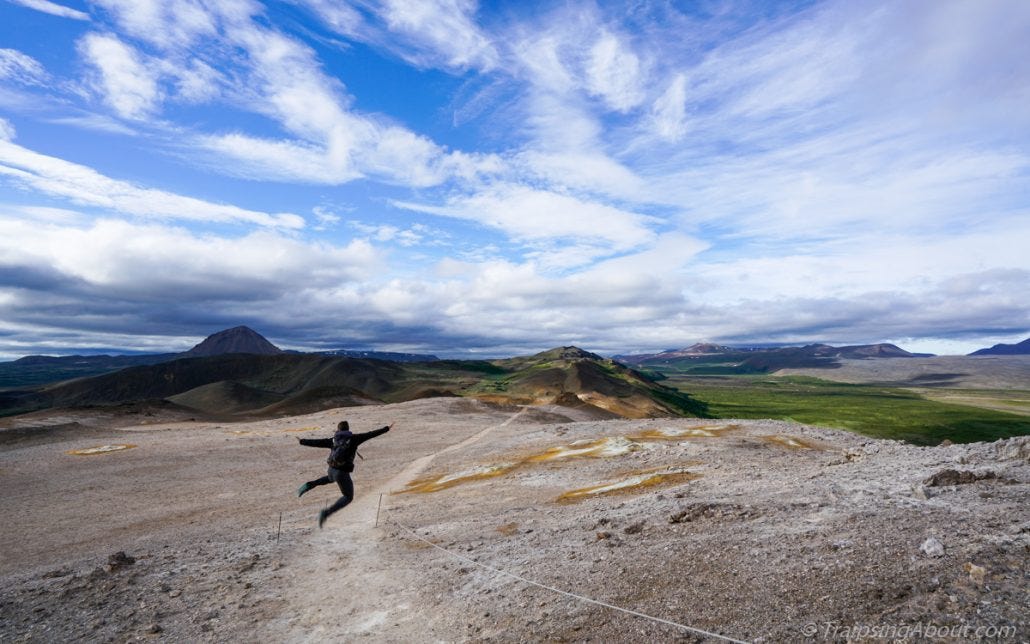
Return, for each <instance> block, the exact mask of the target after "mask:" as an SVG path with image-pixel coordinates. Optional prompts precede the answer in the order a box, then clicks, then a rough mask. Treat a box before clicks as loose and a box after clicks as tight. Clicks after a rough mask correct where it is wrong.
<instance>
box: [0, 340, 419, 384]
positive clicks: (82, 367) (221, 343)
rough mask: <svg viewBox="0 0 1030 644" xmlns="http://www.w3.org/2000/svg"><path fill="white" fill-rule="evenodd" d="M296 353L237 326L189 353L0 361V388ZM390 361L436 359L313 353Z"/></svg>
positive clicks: (370, 353)
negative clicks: (185, 361)
mask: <svg viewBox="0 0 1030 644" xmlns="http://www.w3.org/2000/svg"><path fill="white" fill-rule="evenodd" d="M281 353H297V352H288V351H283V350H282V349H280V348H279V347H277V346H275V345H274V344H272V343H271V342H269V341H268V340H267V339H266V338H265V337H264V336H263V335H261V334H260V333H258V332H257V331H254V330H253V329H251V328H249V327H246V326H237V327H233V328H231V329H226V330H224V331H219V332H218V333H214V334H212V335H210V336H208V337H207V338H205V339H204V340H203V341H202V342H200V343H199V344H197V345H196V346H195V347H193V348H192V349H190V350H189V351H185V352H183V353H156V354H143V355H91V356H78V355H76V356H61V357H54V356H26V357H24V358H19V359H18V360H14V361H12V362H0V389H4V388H12V387H32V386H36V385H43V384H47V383H52V382H60V381H62V380H69V379H71V378H83V377H89V376H97V375H100V374H104V373H111V372H114V371H118V370H120V369H126V368H128V367H137V366H141V365H153V364H160V363H163V362H170V361H172V360H178V359H180V358H202V357H211V356H218V355H227V354H250V355H278V354H281ZM316 353H317V354H318V355H335V356H346V357H352V358H367V359H369V360H389V361H391V362H423V361H428V360H436V359H437V358H436V356H432V355H418V354H414V353H392V352H384V351H352V350H347V349H337V350H332V351H321V352H316Z"/></svg>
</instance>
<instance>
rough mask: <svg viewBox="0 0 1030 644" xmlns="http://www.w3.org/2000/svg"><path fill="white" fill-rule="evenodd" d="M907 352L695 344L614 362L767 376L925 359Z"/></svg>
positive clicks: (884, 347) (874, 347)
mask: <svg viewBox="0 0 1030 644" xmlns="http://www.w3.org/2000/svg"><path fill="white" fill-rule="evenodd" d="M929 355H930V354H926V353H909V352H908V351H905V350H904V349H901V348H900V347H897V346H895V345H893V344H887V343H881V344H860V345H850V346H843V347H834V346H831V345H828V344H809V345H806V346H803V347H775V348H733V347H727V346H724V345H719V344H710V343H699V344H695V345H693V346H690V347H688V348H686V349H673V350H668V351H662V352H661V353H653V354H638V355H619V356H614V359H616V360H619V361H620V362H624V363H626V364H630V365H636V366H639V367H646V368H649V369H654V370H656V371H659V372H662V371H668V372H690V373H694V374H700V375H715V374H744V373H771V372H774V371H778V370H780V369H786V368H811V367H816V368H827V369H833V368H837V367H839V366H840V363H839V362H838V361H839V360H840V359H852V360H862V359H870V358H915V357H927V356H929Z"/></svg>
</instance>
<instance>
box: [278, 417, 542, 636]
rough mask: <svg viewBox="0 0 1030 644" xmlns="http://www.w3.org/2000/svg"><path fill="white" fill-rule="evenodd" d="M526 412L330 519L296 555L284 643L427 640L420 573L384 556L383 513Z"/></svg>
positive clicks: (421, 463)
mask: <svg viewBox="0 0 1030 644" xmlns="http://www.w3.org/2000/svg"><path fill="white" fill-rule="evenodd" d="M525 411H526V408H525V407H523V408H521V409H519V411H518V412H516V413H514V414H512V415H511V416H509V417H508V418H507V419H505V420H504V421H503V422H500V423H496V424H494V425H490V426H489V427H486V428H485V429H483V430H482V431H479V432H477V433H476V434H474V435H472V436H470V437H468V438H466V439H465V440H462V441H460V442H457V443H454V444H452V445H449V446H447V447H445V448H443V449H441V450H439V451H437V452H434V453H432V454H427V455H425V456H422V457H420V458H417V459H415V460H413V461H411V462H410V463H409V464H408V465H406V466H405V467H404V469H402V470H401V471H400V472H399V473H397V474H396V475H394V476H393V477H391V478H390V479H388V480H386V481H385V482H383V483H380V484H379V485H375V486H372V487H371V488H369V489H368V491H367V492H365V493H363V494H359V495H358V496H356V497H355V499H354V501H353V502H352V503H351V504H350V505H349V506H347V507H346V508H345V509H344V510H342V511H341V512H340V513H339V514H337V515H335V516H334V517H332V518H330V519H329V521H328V522H327V523H326V526H325V529H324V530H321V531H319V532H318V533H316V534H314V535H313V536H312V537H311V538H310V540H309V541H308V543H307V544H305V545H304V546H303V547H304V548H305V550H304V552H303V553H294V554H295V559H296V560H295V561H291V562H290V565H289V568H290V569H291V570H292V572H291V573H290V577H291V584H288V585H286V586H285V587H286V588H288V589H289V590H288V592H287V594H286V595H285V596H284V597H283V599H284V601H285V603H286V610H285V611H284V615H283V616H282V618H281V619H279V620H277V626H278V629H279V630H280V632H281V635H282V638H283V641H291V642H324V641H331V640H337V639H339V638H341V637H354V636H364V637H372V638H373V639H378V638H377V637H376V633H377V632H378V630H379V629H380V628H381V627H383V626H384V625H387V624H389V625H390V626H392V627H393V628H392V629H391V632H390V635H389V637H384V639H390V640H396V639H401V640H404V639H408V640H412V641H413V640H415V639H418V638H419V637H420V636H423V635H425V633H424V632H423V631H421V630H420V624H419V620H418V619H417V618H414V616H417V614H418V612H419V611H418V610H413V606H412V604H413V600H414V599H415V595H417V581H418V580H417V577H418V574H417V573H416V572H415V571H411V570H402V569H398V567H397V562H396V561H388V560H386V559H385V558H384V557H382V556H381V548H382V546H383V541H384V539H385V538H386V533H385V531H384V530H383V529H382V528H383V525H384V521H383V520H381V521H380V522H379V528H380V529H378V530H376V529H374V526H375V525H376V518H377V515H384V516H382V517H381V518H382V519H385V513H386V511H387V507H386V506H387V505H388V504H389V501H388V500H387V499H386V497H387V496H388V495H389V494H390V493H391V492H394V491H396V490H399V489H401V488H403V487H404V486H405V485H407V484H408V483H409V482H411V481H412V480H413V479H415V478H416V477H418V475H419V474H421V473H422V472H423V471H424V470H425V469H426V468H427V467H428V466H429V465H430V464H431V463H432V462H433V460H434V459H436V458H437V457H438V456H441V455H444V454H448V453H451V452H456V451H459V450H462V449H465V448H466V447H469V446H470V445H473V444H475V443H477V442H479V441H480V440H482V439H483V438H485V437H486V436H488V435H489V434H490V433H492V432H493V431H495V430H497V429H500V428H502V427H506V426H507V425H509V424H511V423H512V422H514V421H515V420H516V419H517V418H518V417H519V416H521V415H522V414H523V413H525ZM381 502H382V503H383V507H382V508H381V507H380V503H381ZM334 524H335V525H334ZM352 572H354V573H357V574H351V573H352ZM416 608H417V607H416ZM408 624H410V627H409V626H407V625H408ZM409 628H410V630H409Z"/></svg>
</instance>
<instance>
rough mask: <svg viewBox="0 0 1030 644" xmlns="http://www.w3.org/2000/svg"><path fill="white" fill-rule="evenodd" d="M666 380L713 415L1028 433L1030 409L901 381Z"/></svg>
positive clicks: (923, 438)
mask: <svg viewBox="0 0 1030 644" xmlns="http://www.w3.org/2000/svg"><path fill="white" fill-rule="evenodd" d="M669 376H670V377H669V379H668V380H666V381H665V384H667V385H670V386H672V387H676V388H678V389H680V390H681V391H683V392H685V393H688V394H690V395H691V397H692V398H694V399H696V400H699V401H701V402H703V403H705V404H706V405H707V412H708V415H710V416H713V417H716V418H773V419H779V420H792V421H796V422H799V423H805V424H809V425H821V426H824V427H836V428H840V429H847V430H850V431H854V432H858V433H860V434H865V435H867V436H872V437H875V438H891V439H898V440H905V441H909V442H911V443H916V444H920V445H936V444H938V443H940V442H941V441H943V440H945V439H948V440H951V441H952V442H955V443H968V442H974V441H993V440H997V439H999V438H1007V437H1010V436H1020V435H1025V434H1030V416H1023V415H1018V414H1009V413H1005V412H1000V411H993V410H990V409H982V408H977V407H972V406H968V405H957V404H950V403H943V402H937V401H933V400H929V399H927V398H924V397H922V396H920V395H919V394H917V393H915V392H912V391H908V390H905V389H898V388H891V387H882V386H877V385H854V384H845V383H839V382H830V381H827V380H820V379H818V378H809V377H802V376H788V377H779V378H772V377H769V376H680V375H672V374H669Z"/></svg>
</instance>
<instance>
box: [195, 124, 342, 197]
mask: <svg viewBox="0 0 1030 644" xmlns="http://www.w3.org/2000/svg"><path fill="white" fill-rule="evenodd" d="M195 143H196V145H197V146H198V147H199V148H201V149H207V150H210V151H212V152H215V153H217V155H218V158H216V159H214V160H212V161H211V162H210V163H211V165H212V166H213V167H214V168H215V169H217V170H219V171H220V172H223V173H225V174H232V175H236V176H240V177H245V178H250V179H275V180H279V181H299V182H303V183H327V184H335V183H345V182H347V181H350V180H352V179H355V178H357V177H359V176H361V174H360V173H359V172H358V171H357V170H356V169H355V168H354V167H353V165H354V164H353V161H352V159H351V158H350V157H349V156H348V155H347V154H345V153H344V151H343V150H326V149H324V148H322V147H319V146H317V145H315V144H311V143H305V142H302V141H284V140H269V139H257V138H254V137H250V136H247V135H246V134H242V133H235V134H224V135H219V136H201V137H198V138H197V139H195ZM226 159H229V160H230V161H231V162H230V163H229V164H226V163H225V162H226Z"/></svg>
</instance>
